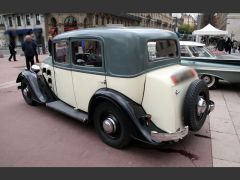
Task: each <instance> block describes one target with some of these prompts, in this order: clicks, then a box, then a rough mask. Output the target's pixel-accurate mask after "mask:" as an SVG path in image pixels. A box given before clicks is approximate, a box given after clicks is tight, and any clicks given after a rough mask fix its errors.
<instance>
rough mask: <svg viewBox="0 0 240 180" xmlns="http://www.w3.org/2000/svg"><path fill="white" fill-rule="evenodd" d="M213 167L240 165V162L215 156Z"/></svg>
mask: <svg viewBox="0 0 240 180" xmlns="http://www.w3.org/2000/svg"><path fill="white" fill-rule="evenodd" d="M213 167H240V163H237V162H232V161H225V160H222V159H216V158H214V159H213Z"/></svg>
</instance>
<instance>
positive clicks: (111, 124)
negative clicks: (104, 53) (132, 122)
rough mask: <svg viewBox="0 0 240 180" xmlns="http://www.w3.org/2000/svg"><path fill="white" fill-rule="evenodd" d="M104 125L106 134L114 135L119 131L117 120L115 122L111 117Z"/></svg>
mask: <svg viewBox="0 0 240 180" xmlns="http://www.w3.org/2000/svg"><path fill="white" fill-rule="evenodd" d="M102 125H103V130H104V132H106V133H107V134H113V133H115V132H116V130H117V126H116V120H114V117H111V116H109V117H107V118H106V119H105V120H104V121H103V124H102Z"/></svg>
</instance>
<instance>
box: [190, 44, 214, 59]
mask: <svg viewBox="0 0 240 180" xmlns="http://www.w3.org/2000/svg"><path fill="white" fill-rule="evenodd" d="M188 48H189V50H190V51H191V53H192V54H193V56H195V57H213V55H212V54H211V53H210V52H209V51H208V50H207V48H205V47H204V46H189V47H188Z"/></svg>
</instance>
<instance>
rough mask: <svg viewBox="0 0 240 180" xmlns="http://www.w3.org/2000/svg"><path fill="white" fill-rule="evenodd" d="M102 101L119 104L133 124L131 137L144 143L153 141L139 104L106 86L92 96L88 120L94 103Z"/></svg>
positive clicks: (94, 105) (90, 118)
mask: <svg viewBox="0 0 240 180" xmlns="http://www.w3.org/2000/svg"><path fill="white" fill-rule="evenodd" d="M103 101H109V102H111V103H113V104H115V105H117V106H119V107H120V108H121V109H122V110H123V112H124V113H126V114H127V116H128V117H129V120H130V121H131V125H132V126H134V127H133V128H134V132H133V134H132V137H133V138H135V139H138V140H141V141H144V142H146V143H151V144H153V143H154V142H153V141H152V139H151V133H150V130H149V128H148V127H147V126H146V125H145V124H144V117H145V116H146V113H145V111H144V109H143V108H142V106H141V105H139V104H137V103H135V102H134V101H133V100H131V99H129V98H128V97H126V96H125V95H123V94H121V93H119V92H117V91H115V90H112V89H108V88H102V89H99V90H98V91H96V93H95V94H94V95H93V96H92V98H91V100H90V102H89V107H88V114H89V121H90V122H91V121H93V119H92V118H93V117H92V115H93V113H94V108H95V107H96V105H97V104H98V103H100V102H103Z"/></svg>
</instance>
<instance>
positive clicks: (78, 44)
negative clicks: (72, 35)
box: [71, 39, 103, 67]
mask: <svg viewBox="0 0 240 180" xmlns="http://www.w3.org/2000/svg"><path fill="white" fill-rule="evenodd" d="M71 45H72V50H73V52H72V53H73V56H72V57H73V61H72V62H73V64H75V65H79V66H87V67H101V66H102V59H103V58H102V47H101V43H100V42H99V41H97V40H89V39H88V40H84V39H83V40H78V41H73V42H72V44H71Z"/></svg>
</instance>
